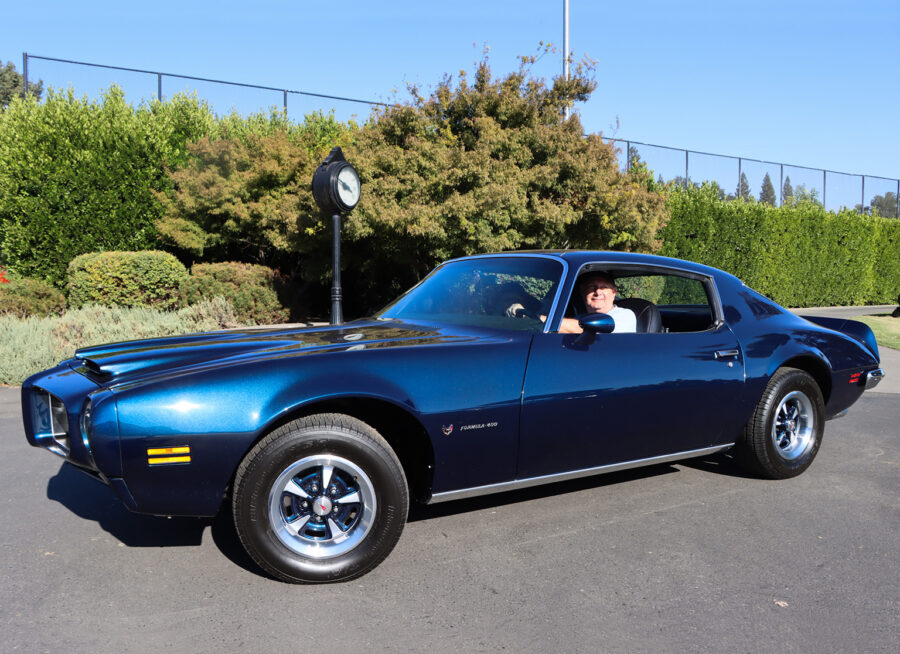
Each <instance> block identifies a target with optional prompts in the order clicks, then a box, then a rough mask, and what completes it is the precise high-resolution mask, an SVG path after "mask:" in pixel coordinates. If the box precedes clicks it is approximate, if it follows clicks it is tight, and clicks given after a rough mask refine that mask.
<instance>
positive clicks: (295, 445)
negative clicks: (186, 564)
mask: <svg viewBox="0 0 900 654" xmlns="http://www.w3.org/2000/svg"><path fill="white" fill-rule="evenodd" d="M232 508H233V511H234V524H235V527H236V529H237V533H238V536H239V537H240V540H241V543H242V544H243V546H244V548H245V549H246V550H247V553H248V554H249V555H250V556H251V557H252V558H253V560H254V561H256V562H257V563H258V564H259V565H260V567H262V568H263V570H265V571H266V572H268V573H269V574H271V575H272V576H273V577H275V578H276V579H280V580H281V581H286V582H290V583H326V582H333V581H346V580H349V579H353V578H355V577H359V576H360V575H363V574H365V573H366V572H369V571H370V570H371V569H372V568H374V567H375V566H377V565H378V564H379V563H381V562H382V561H383V560H384V559H385V557H387V555H388V554H389V553H390V552H391V550H392V549H393V548H394V545H396V544H397V540H398V539H399V538H400V534H401V532H402V531H403V526H404V524H405V522H406V515H407V511H408V509H409V492H408V488H407V484H406V477H405V475H404V473H403V468H402V467H401V465H400V462H399V460H398V459H397V456H396V455H395V454H394V452H393V450H392V449H391V447H390V446H389V445H388V443H387V442H386V441H385V440H384V439H383V438H382V437H381V435H380V434H378V432H376V431H375V430H374V429H372V428H371V427H369V426H368V425H367V424H365V423H363V422H361V421H359V420H357V419H355V418H352V417H350V416H346V415H342V414H318V415H312V416H307V417H305V418H301V419H299V420H295V421H293V422H290V423H288V424H286V425H284V426H282V427H280V428H279V429H276V430H275V431H273V432H272V433H271V434H269V435H267V436H266V437H265V438H263V439H262V440H261V441H260V442H259V443H257V444H256V445H255V446H254V447H253V449H251V450H250V452H249V453H248V454H247V456H246V457H245V458H244V460H243V461H242V462H241V464H240V466H239V467H238V471H237V473H236V475H235V482H234V493H233V498H232Z"/></svg>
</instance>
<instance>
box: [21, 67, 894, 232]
mask: <svg viewBox="0 0 900 654" xmlns="http://www.w3.org/2000/svg"><path fill="white" fill-rule="evenodd" d="M22 63H23V74H24V77H25V80H26V88H27V82H28V80H30V79H38V78H40V79H49V80H62V83H57V84H54V86H55V87H57V88H60V87H66V86H73V87H74V86H76V83H75V79H74V78H72V77H71V72H72V71H73V70H77V87H78V90H79V93H82V94H87V95H88V96H89V97H97V96H99V94H100V92H101V91H102V90H103V89H105V88H108V87H109V86H110V85H111V84H117V85H118V86H120V87H121V88H122V90H123V91H124V92H125V94H126V96H130V97H141V98H147V97H150V98H159V99H164V98H165V97H166V95H167V94H168V95H170V96H171V95H173V94H174V93H196V94H197V97H199V98H202V99H203V100H204V101H206V102H207V103H208V104H209V105H210V107H212V108H213V109H214V110H216V111H217V112H218V113H223V110H224V112H229V111H237V112H238V113H241V114H248V113H252V112H257V111H260V109H275V110H281V111H283V112H284V113H285V114H286V115H287V116H288V118H290V119H291V120H294V121H297V122H300V121H302V120H303V117H304V116H305V115H306V114H308V113H310V112H312V111H322V112H331V111H333V112H334V114H335V117H336V118H337V119H338V120H359V119H365V118H366V117H367V112H368V111H369V110H370V109H371V107H375V106H389V105H390V104H391V103H389V102H383V101H377V100H364V99H359V98H350V97H343V96H337V95H328V94H324V93H314V92H311V91H298V90H294V89H288V88H278V87H271V86H262V85H257V84H244V83H240V82H229V81H225V80H215V79H208V78H203V77H195V76H191V75H181V74H177V73H165V72H161V71H153V70H142V69H137V68H126V67H122V66H111V65H106V64H93V63H88V62H84V61H73V60H70V59H57V58H55V57H42V56H38V55H33V54H28V53H23V55H22ZM73 67H77V68H73ZM361 111H365V112H366V114H365V115H361V114H360V112H361ZM606 140H607V141H611V142H614V143H615V144H616V147H617V148H618V150H619V152H620V155H619V165H620V166H621V168H622V170H625V169H627V168H628V167H630V166H631V165H634V164H636V163H638V162H641V163H644V164H646V165H647V167H648V168H649V169H650V170H652V171H653V173H654V175H655V176H657V177H658V178H659V179H661V180H662V181H664V182H675V183H677V184H682V185H687V184H696V185H699V184H700V183H701V182H704V181H706V182H715V183H716V184H717V185H718V186H719V187H720V188H721V190H722V195H723V196H724V197H738V196H741V197H753V198H754V199H757V200H768V201H769V202H771V203H772V204H774V205H777V206H783V205H785V204H790V203H791V202H795V201H797V200H799V199H807V200H813V201H815V202H818V203H820V204H822V205H823V206H824V207H825V208H826V209H829V210H840V209H842V208H849V209H855V210H857V211H860V212H863V213H869V214H873V213H874V214H877V215H880V216H884V217H889V218H900V179H894V178H888V177H876V176H873V175H859V174H852V173H842V172H837V171H832V170H824V169H819V168H809V167H806V166H796V165H792V164H786V163H780V162H774V161H761V160H758V159H749V158H745V157H735V156H729V155H722V154H711V153H708V152H697V151H694V150H684V149H681V148H672V147H668V146H665V145H654V144H652V143H643V142H641V141H631V140H625V139H617V138H611V139H606ZM767 175H768V178H769V185H771V186H770V187H769V185H766V183H765V179H766V176H767Z"/></svg>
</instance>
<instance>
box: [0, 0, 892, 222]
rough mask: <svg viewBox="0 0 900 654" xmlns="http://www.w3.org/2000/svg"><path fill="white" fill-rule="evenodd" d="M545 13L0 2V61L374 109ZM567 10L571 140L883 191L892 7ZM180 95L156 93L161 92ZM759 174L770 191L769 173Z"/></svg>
mask: <svg viewBox="0 0 900 654" xmlns="http://www.w3.org/2000/svg"><path fill="white" fill-rule="evenodd" d="M562 6H563V2H562V0H532V1H526V0H455V1H452V2H428V1H426V0H420V1H419V2H409V1H407V0H400V1H396V2H391V1H390V0H380V1H378V2H374V1H372V0H369V1H365V2H363V1H360V0H344V1H343V2H311V1H304V0H294V1H292V2H284V1H280V0H270V1H269V2H260V3H247V2H231V1H218V2H207V1H205V0H203V1H199V0H197V1H190V0H182V1H180V2H171V1H169V0H159V1H157V2H153V3H128V2H121V1H120V0H118V1H116V2H108V1H105V0H104V1H97V2H87V3H76V2H71V0H66V1H65V2H62V1H58V0H52V1H44V0H33V1H32V2H29V3H26V2H7V3H5V8H4V9H3V19H4V20H3V22H4V30H3V31H4V36H3V39H2V42H0V60H2V61H3V62H4V63H5V62H6V61H9V60H11V61H13V62H14V63H15V64H16V67H17V68H18V69H21V67H22V53H23V52H25V51H27V52H29V53H31V54H36V55H44V56H49V57H59V58H64V59H75V60H81V61H89V62H95V63H108V64H115V65H120V66H127V67H134V68H144V69H152V70H161V71H164V72H174V73H183V74H187V75H196V76H200V77H210V78H217V79H225V80H233V81H241V82H249V83H255V84H261V85H267V86H274V87H279V88H284V87H286V88H290V89H297V90H305V91H314V92H319V93H327V94H334V95H341V96H351V97H358V98H365V99H380V100H390V99H391V98H392V92H393V91H396V93H397V97H399V98H401V99H402V98H404V97H406V93H405V89H406V85H407V84H409V83H413V84H418V85H420V86H422V87H426V88H427V87H429V86H430V85H433V84H434V83H435V82H437V81H439V80H440V79H441V77H442V76H443V75H444V74H445V73H451V74H456V73H457V72H458V71H459V70H460V69H466V70H469V71H471V70H472V68H473V64H474V62H475V61H477V60H478V59H480V57H481V52H482V49H483V48H484V46H485V45H486V46H489V48H490V59H491V62H492V67H493V69H494V72H495V74H503V73H505V72H509V71H510V70H513V69H514V68H515V67H516V66H517V60H516V56H517V55H522V54H533V53H535V51H536V50H537V47H538V43H539V42H540V41H545V42H548V41H549V42H552V43H553V44H554V45H559V46H560V47H561V46H562V40H563V37H562ZM570 12H571V19H570V26H571V27H570V30H571V35H570V41H571V42H570V47H571V50H572V52H573V53H574V56H575V58H576V59H579V58H581V57H582V56H584V55H587V56H589V57H591V58H593V59H595V60H597V69H596V76H597V79H598V81H599V86H598V88H597V90H596V92H595V93H594V94H593V96H592V97H591V99H590V100H589V101H588V102H587V103H584V104H582V105H580V106H579V107H578V111H579V112H580V114H581V117H582V122H583V124H584V127H585V130H586V131H588V132H602V133H603V134H604V135H606V136H615V137H618V138H623V139H633V140H637V141H644V142H648V143H658V144H662V145H670V146H674V147H681V148H688V149H691V150H699V151H705V152H713V153H722V154H729V155H740V156H743V157H747V158H753V159H764V160H769V161H779V162H787V163H793V164H799V165H803V166H810V167H814V168H827V169H830V170H836V171H843V172H849V173H864V174H867V175H876V176H883V177H893V178H898V177H900V84H898V82H900V38H898V35H900V0H856V1H848V2H844V1H838V0H818V1H807V0H799V1H793V0H781V1H779V2H775V1H773V0H757V1H756V2H740V3H738V2H728V1H727V0H718V1H713V0H707V1H702V0H684V1H680V2H665V1H662V0H626V1H624V2H609V1H602V0H596V1H589V0H570ZM561 67H562V66H561V54H556V55H548V56H547V57H545V58H544V59H542V60H541V61H540V62H539V63H538V64H537V65H536V66H535V67H534V72H535V74H536V75H537V76H540V77H545V78H547V79H548V80H549V79H550V78H552V77H553V76H555V75H558V74H559V73H560V71H561ZM30 68H31V70H30V77H32V78H41V79H43V80H44V82H45V85H48V84H49V85H53V86H63V87H65V86H67V85H69V84H70V83H71V84H73V85H74V87H75V90H76V91H77V92H78V93H79V94H80V93H88V94H91V95H93V94H95V93H96V91H97V89H99V88H101V87H105V86H107V85H108V83H109V82H110V81H113V80H114V79H115V80H116V81H118V82H120V83H121V84H122V85H123V86H124V88H125V90H126V93H127V94H128V97H129V99H131V100H134V101H135V102H137V101H139V100H140V99H141V96H145V97H149V96H151V95H154V94H155V93H156V81H155V79H152V78H144V77H142V76H139V75H124V76H120V75H119V74H117V73H112V72H111V71H90V70H85V69H80V68H75V67H71V66H64V65H60V64H53V63H48V62H41V61H34V60H32V63H31V66H30ZM186 84H187V83H186V82H183V81H175V80H167V81H166V82H165V86H164V95H169V94H171V93H174V92H175V91H177V90H184V89H185V86H186ZM194 87H195V88H197V89H198V92H199V93H200V94H201V95H202V96H208V97H209V98H210V99H211V100H212V101H213V103H214V106H215V108H216V109H217V110H219V111H227V110H228V109H229V108H231V107H235V108H237V109H238V110H240V111H249V110H251V109H255V108H257V107H260V106H262V107H266V106H270V105H273V104H279V105H280V103H281V96H280V94H271V93H269V94H266V93H254V92H251V93H244V92H238V91H234V90H228V91H227V92H225V91H223V90H222V89H216V88H212V87H210V86H209V85H203V84H200V85H194ZM289 105H290V109H291V114H292V115H295V116H296V117H300V116H302V114H303V112H304V111H306V110H309V109H312V108H328V107H330V106H331V105H330V104H328V103H319V102H315V101H309V100H301V99H299V98H298V99H295V98H293V97H292V98H291V99H290V100H289ZM354 113H355V114H356V115H357V116H359V117H365V116H366V115H368V109H367V108H366V107H365V106H354V105H347V104H342V105H340V106H338V107H337V115H338V116H339V117H341V118H346V117H348V116H350V115H351V114H354ZM641 155H642V156H643V157H644V158H645V159H647V160H648V161H650V162H651V164H653V163H654V161H655V162H656V167H657V168H659V169H666V175H667V176H670V175H671V174H672V172H670V171H669V170H668V169H667V167H668V168H671V169H672V170H673V171H676V172H675V173H674V174H677V169H678V166H681V167H683V159H684V156H683V155H672V154H668V153H665V152H654V151H652V150H650V149H647V148H641ZM654 158H655V159H654ZM732 166H733V167H734V168H735V169H736V163H734V164H732V163H730V162H720V161H709V160H704V159H703V158H702V157H697V158H696V160H695V161H694V162H692V168H693V170H692V175H691V176H692V177H694V178H697V177H701V176H704V175H703V173H704V172H705V171H706V170H707V168H708V169H709V170H713V169H719V170H718V171H717V173H715V174H718V175H722V174H723V171H725V172H727V171H730V170H731V168H730V167H732ZM757 168H759V167H757ZM745 170H748V171H750V172H751V187H752V188H753V190H754V192H758V180H757V179H754V178H753V177H754V176H756V177H761V174H762V170H763V168H759V170H757V169H756V168H754V167H753V165H750V164H748V166H747V168H745ZM767 170H770V171H771V170H772V169H771V168H767ZM776 171H777V169H776ZM713 174H714V173H712V172H710V173H709V176H712V175H713ZM728 174H729V175H731V173H728ZM789 174H791V175H792V179H793V180H794V182H795V183H797V182H798V181H803V182H806V183H807V184H808V185H810V186H814V185H816V184H817V183H820V182H821V176H820V175H819V176H815V175H812V174H810V175H806V174H805V173H802V171H799V170H796V171H794V172H790V173H789ZM773 178H774V179H775V184H776V186H777V185H778V178H777V175H776V173H775V172H773ZM843 183H844V184H845V185H846V186H847V187H848V189H851V190H848V191H847V193H849V195H848V197H850V198H851V200H848V201H847V203H848V204H849V202H850V201H852V197H853V195H852V194H853V192H854V191H852V188H858V186H859V182H858V180H854V179H850V180H843ZM726 184H727V185H728V186H729V187H733V186H734V183H733V182H732V183H730V184H728V183H727V182H726ZM828 184H829V194H831V193H832V192H833V193H835V194H837V193H839V191H840V187H841V184H842V180H841V179H840V178H837V177H836V178H835V179H834V180H832V179H831V178H829V181H828ZM880 184H881V183H879V182H877V181H876V180H871V181H867V195H869V196H871V194H870V193H868V191H869V190H871V189H874V192H884V191H886V190H894V191H896V186H895V185H887V186H885V187H884V188H882V185H880ZM832 185H833V186H832ZM832 189H833V190H832ZM855 192H856V193H858V191H855ZM829 200H831V198H829ZM857 201H858V200H857ZM828 204H829V205H832V204H833V203H832V201H829V202H828Z"/></svg>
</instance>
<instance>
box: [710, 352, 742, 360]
mask: <svg viewBox="0 0 900 654" xmlns="http://www.w3.org/2000/svg"><path fill="white" fill-rule="evenodd" d="M740 353H741V351H740V350H716V358H717V359H724V358H726V357H737V356H738V355H739V354H740Z"/></svg>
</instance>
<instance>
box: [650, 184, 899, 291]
mask: <svg viewBox="0 0 900 654" xmlns="http://www.w3.org/2000/svg"><path fill="white" fill-rule="evenodd" d="M668 205H669V210H670V211H671V214H672V218H671V220H670V221H669V223H668V224H667V225H666V227H665V228H663V229H662V230H661V233H660V234H661V236H662V238H663V240H664V245H663V250H662V254H665V255H667V256H672V257H678V258H681V259H689V260H690V261H696V262H698V263H704V264H707V265H710V266H714V267H716V268H721V269H722V270H726V271H728V272H730V273H732V274H733V275H736V276H737V277H739V278H741V279H742V280H743V281H744V283H746V284H747V285H748V286H750V287H752V288H754V289H755V290H757V291H759V292H760V293H763V294H764V295H767V296H768V297H770V298H772V299H773V300H775V301H776V302H778V303H780V304H783V305H785V306H788V307H803V306H807V307H810V306H838V305H858V304H883V303H891V302H893V301H894V300H895V299H896V297H897V293H898V292H900V220H895V219H890V218H879V217H874V216H866V215H860V214H858V213H856V212H855V211H851V210H844V211H841V212H839V213H835V212H831V211H826V210H825V209H824V208H822V207H821V206H819V205H817V204H814V203H811V202H806V203H801V204H799V205H797V206H793V207H784V208H778V207H771V206H768V205H765V204H759V203H755V202H745V201H726V200H721V199H719V197H718V194H717V190H716V189H715V187H712V186H703V187H701V188H693V189H687V190H682V189H676V190H673V191H671V192H670V194H669V200H668Z"/></svg>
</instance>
